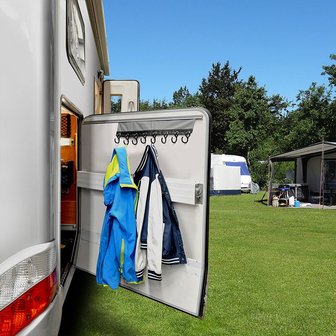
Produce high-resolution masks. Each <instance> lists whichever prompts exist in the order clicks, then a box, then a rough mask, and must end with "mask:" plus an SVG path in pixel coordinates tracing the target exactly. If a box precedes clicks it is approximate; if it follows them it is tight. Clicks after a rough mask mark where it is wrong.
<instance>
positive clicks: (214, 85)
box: [199, 62, 241, 153]
mask: <svg viewBox="0 0 336 336" xmlns="http://www.w3.org/2000/svg"><path fill="white" fill-rule="evenodd" d="M240 70H241V68H240V69H239V70H237V71H236V70H232V69H231V68H230V64H229V62H226V63H225V65H224V66H222V65H221V64H220V63H219V62H218V63H216V64H213V65H212V69H211V71H210V72H209V76H208V78H206V79H205V78H203V80H202V83H201V85H200V88H199V91H200V101H201V103H202V105H203V106H205V107H206V108H207V109H208V110H209V111H210V113H211V115H212V137H211V150H212V151H213V152H219V153H223V151H225V150H226V144H227V142H226V140H225V134H226V131H227V129H228V123H229V116H228V110H229V108H230V107H231V105H232V104H233V97H234V94H235V90H236V87H237V85H238V84H239V80H238V75H239V72H240Z"/></svg>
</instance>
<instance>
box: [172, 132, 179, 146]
mask: <svg viewBox="0 0 336 336" xmlns="http://www.w3.org/2000/svg"><path fill="white" fill-rule="evenodd" d="M178 135H179V132H175V133H174V136H173V137H172V138H171V139H170V140H171V142H172V143H173V144H176V142H177V137H178Z"/></svg>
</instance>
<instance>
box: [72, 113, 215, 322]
mask: <svg viewBox="0 0 336 336" xmlns="http://www.w3.org/2000/svg"><path fill="white" fill-rule="evenodd" d="M185 119H193V120H194V121H195V123H194V126H193V132H192V133H191V136H190V138H189V140H188V142H187V143H183V142H182V141H181V138H180V137H179V138H178V140H177V142H176V143H175V144H174V143H173V142H172V141H171V136H169V137H168V138H167V142H166V143H165V144H164V143H162V142H161V138H160V136H158V137H157V139H156V143H155V146H156V149H157V151H158V155H159V163H160V167H161V170H162V172H163V175H164V176H165V178H166V180H167V184H168V187H169V188H170V192H171V196H172V199H173V201H174V205H175V209H176V212H177V216H178V219H179V223H180V230H181V234H182V238H183V243H184V249H185V253H186V256H187V259H188V263H187V264H186V265H172V266H167V265H163V272H162V281H161V282H156V281H153V280H148V279H147V278H145V282H144V283H143V284H140V285H128V284H125V283H122V286H124V287H127V288H129V289H131V290H133V291H135V292H137V293H139V294H142V295H145V296H148V297H151V298H153V299H155V300H157V301H160V302H163V303H165V304H168V305H170V306H172V307H175V308H177V309H180V310H183V311H186V312H188V313H189V314H192V315H195V316H202V314H203V306H204V301H205V295H206V291H205V288H206V281H207V262H208V260H207V248H208V181H209V178H208V157H209V127H210V125H209V123H210V120H209V115H208V113H207V111H205V110H203V109H187V110H171V111H167V110H166V111H155V112H136V113H119V114H109V115H96V116H90V117H88V118H87V119H85V120H84V123H83V126H82V145H81V150H82V152H81V171H80V172H79V179H78V183H79V186H81V188H80V218H81V238H80V246H79V253H78V258H77V267H78V268H81V269H83V270H86V271H88V272H90V273H92V274H95V271H96V262H97V257H98V252H99V241H100V232H101V228H102V223H103V218H104V214H105V206H104V202H103V192H102V176H103V174H104V172H105V169H106V166H107V164H108V163H109V161H110V159H111V155H112V151H113V149H114V148H115V147H116V146H124V144H123V138H121V139H120V143H119V144H116V142H115V139H116V132H117V129H118V123H119V122H125V121H128V122H129V121H133V120H134V121H140V120H160V121H161V122H162V124H164V121H165V120H167V121H168V120H177V121H178V120H185ZM173 140H174V139H173ZM147 144H150V137H148V138H147V139H146V143H145V144H143V143H141V142H140V141H138V142H137V143H136V144H134V143H132V141H131V139H130V141H129V142H128V145H127V146H126V148H127V153H128V157H129V160H130V166H131V170H132V171H133V172H134V171H135V169H136V168H137V166H138V164H139V162H140V159H141V157H142V154H143V152H144V149H145V146H146V145H147ZM196 185H197V186H201V189H202V188H203V193H201V194H199V195H198V196H199V197H200V198H198V201H197V202H196V201H195V197H196V195H195V190H196V188H195V186H196Z"/></svg>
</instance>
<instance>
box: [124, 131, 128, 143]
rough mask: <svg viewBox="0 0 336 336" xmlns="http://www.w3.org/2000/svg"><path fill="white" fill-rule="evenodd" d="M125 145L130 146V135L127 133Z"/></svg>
mask: <svg viewBox="0 0 336 336" xmlns="http://www.w3.org/2000/svg"><path fill="white" fill-rule="evenodd" d="M123 143H124V145H128V144H129V133H127V134H126V135H125V139H124V141H123Z"/></svg>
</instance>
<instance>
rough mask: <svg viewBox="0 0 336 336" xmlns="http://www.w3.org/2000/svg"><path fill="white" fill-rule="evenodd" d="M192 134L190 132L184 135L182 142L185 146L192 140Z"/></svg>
mask: <svg viewBox="0 0 336 336" xmlns="http://www.w3.org/2000/svg"><path fill="white" fill-rule="evenodd" d="M190 134H191V133H190V132H188V133H186V134H184V135H183V136H182V138H181V141H182V142H183V143H184V144H186V143H188V141H189V138H190ZM184 137H185V138H186V139H184Z"/></svg>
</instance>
